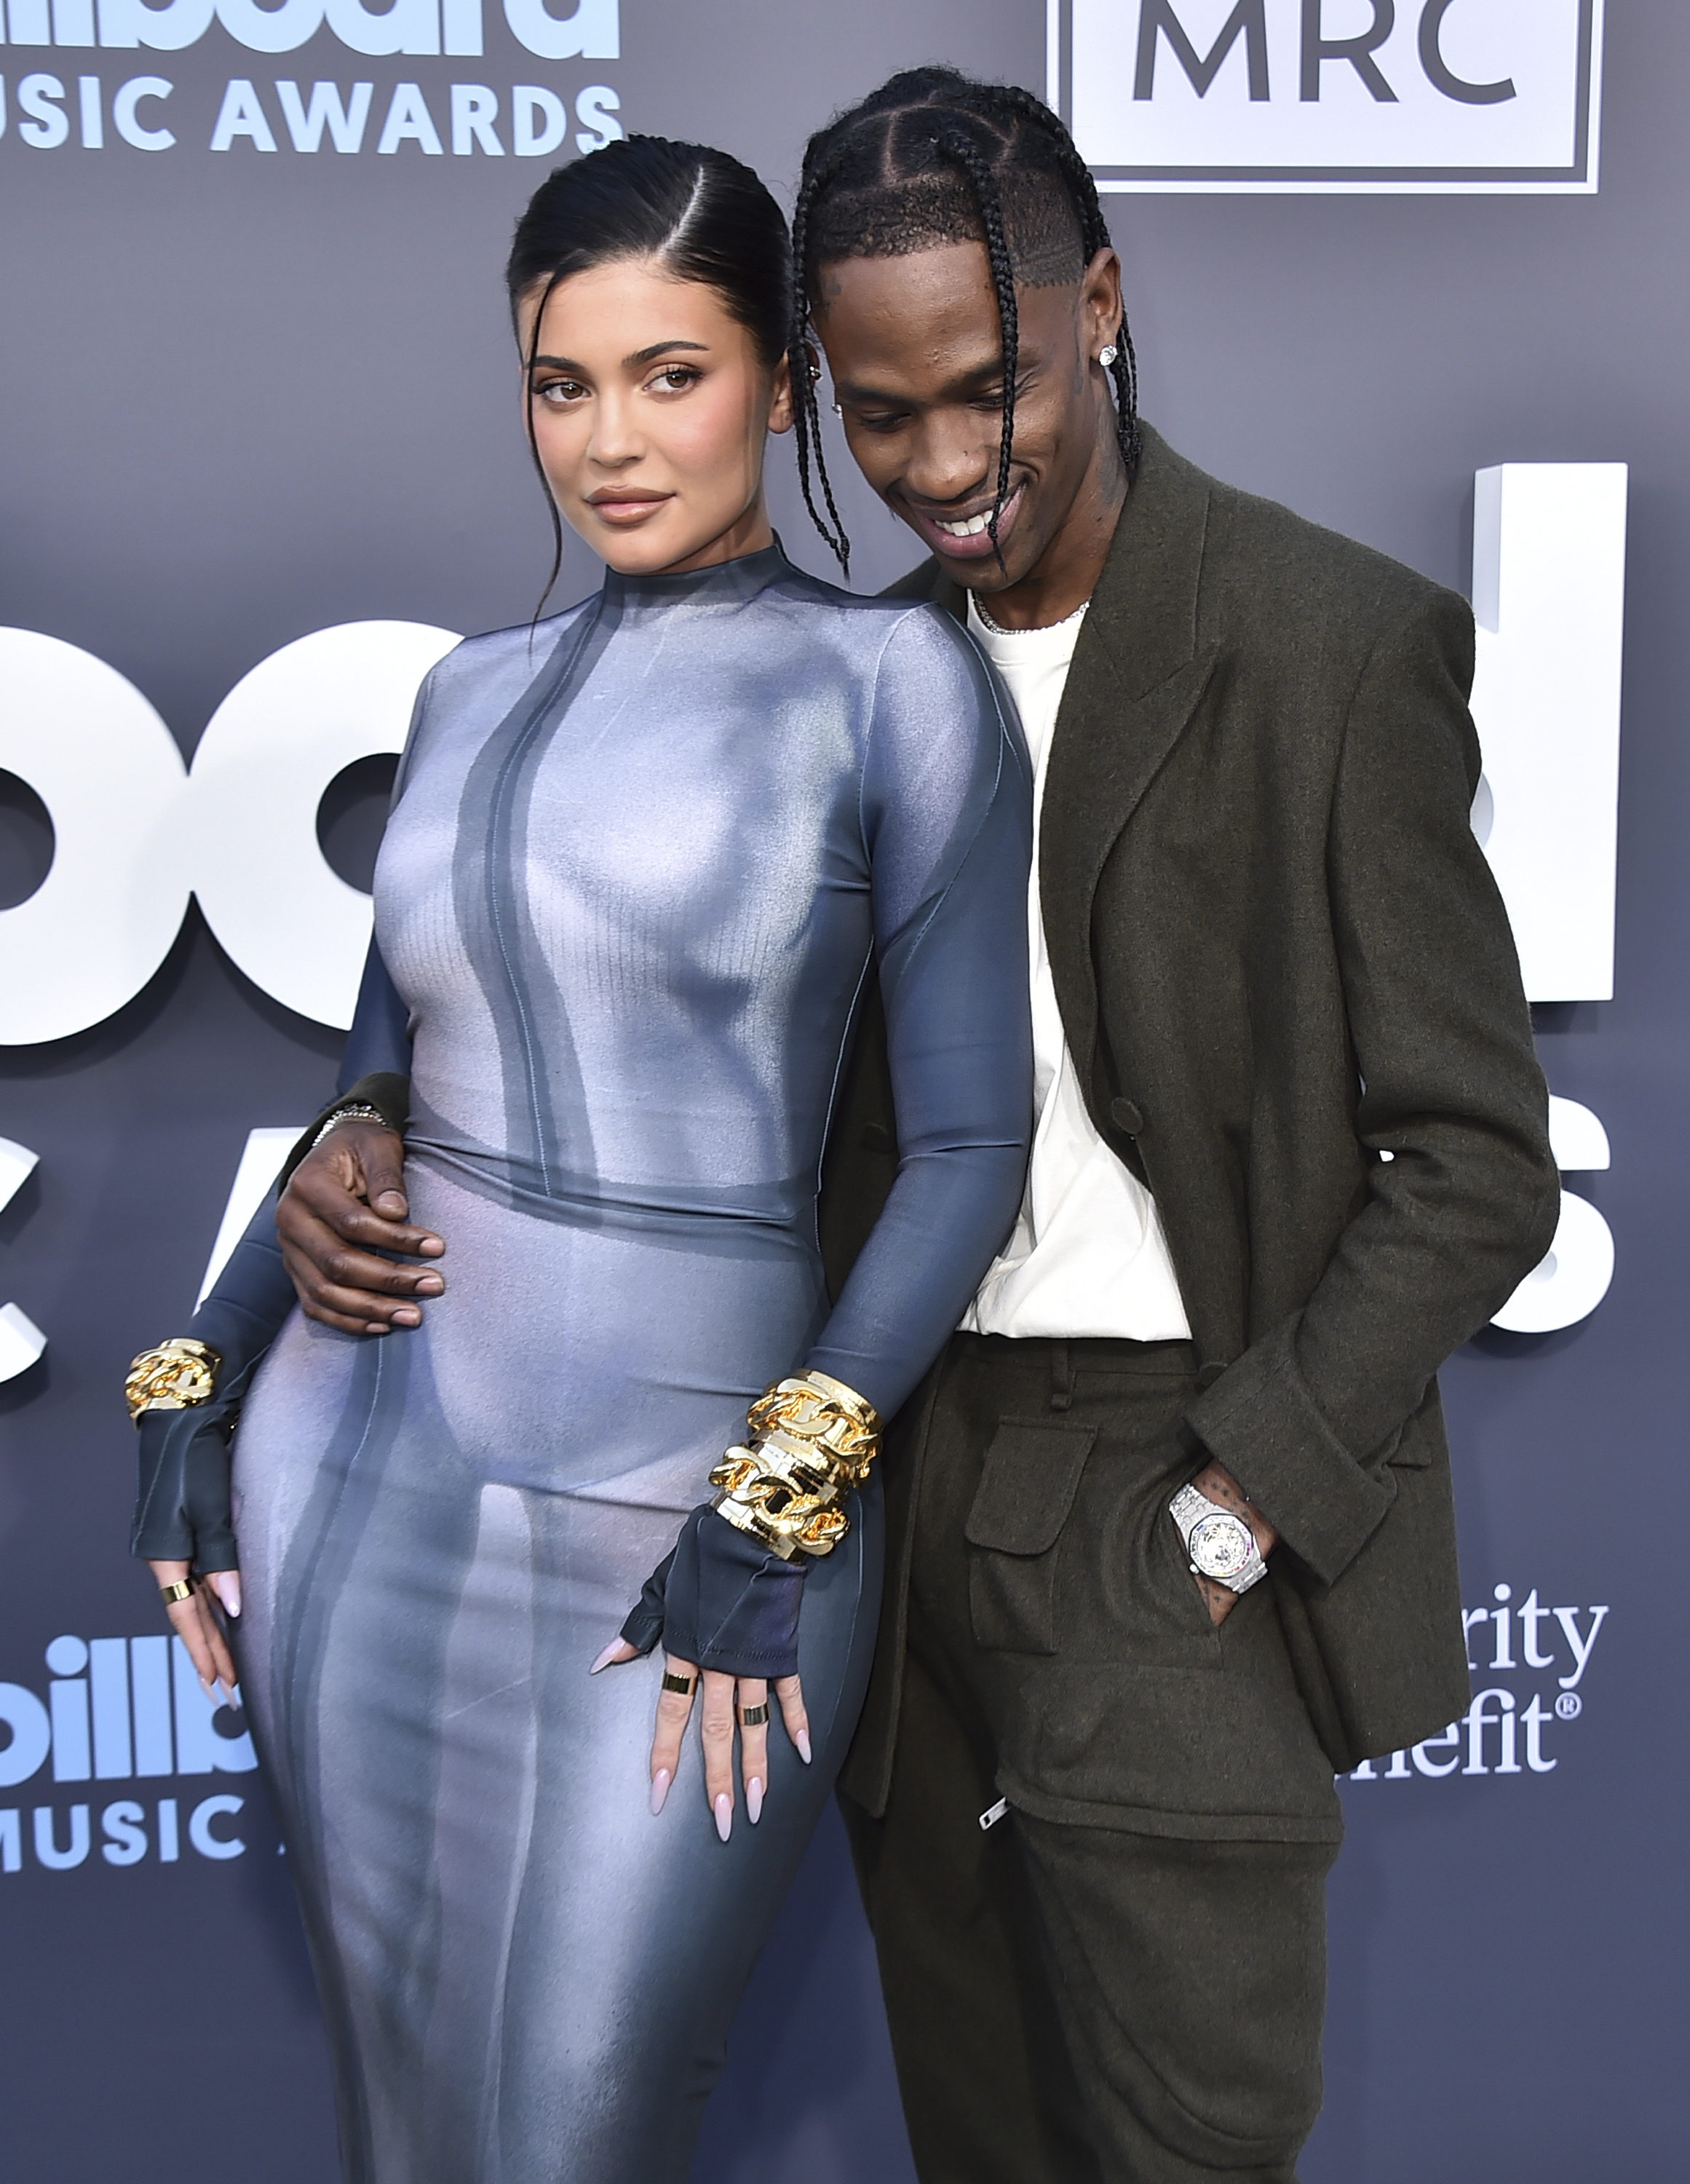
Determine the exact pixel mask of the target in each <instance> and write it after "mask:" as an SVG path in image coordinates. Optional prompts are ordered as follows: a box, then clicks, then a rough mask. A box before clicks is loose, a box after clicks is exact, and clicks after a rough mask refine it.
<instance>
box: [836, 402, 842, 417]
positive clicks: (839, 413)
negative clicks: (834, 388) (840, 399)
mask: <svg viewBox="0 0 1690 2184" xmlns="http://www.w3.org/2000/svg"><path fill="white" fill-rule="evenodd" d="M833 414H834V415H835V416H836V417H842V416H843V415H845V412H844V411H843V410H842V409H841V408H840V406H839V404H837V402H836V403H835V404H834V405H833Z"/></svg>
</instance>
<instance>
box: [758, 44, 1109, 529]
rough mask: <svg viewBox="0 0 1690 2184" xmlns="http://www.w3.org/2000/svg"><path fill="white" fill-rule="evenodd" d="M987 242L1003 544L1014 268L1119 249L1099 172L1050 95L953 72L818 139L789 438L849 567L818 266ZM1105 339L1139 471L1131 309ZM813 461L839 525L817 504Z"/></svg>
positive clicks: (922, 72) (803, 237)
mask: <svg viewBox="0 0 1690 2184" xmlns="http://www.w3.org/2000/svg"><path fill="white" fill-rule="evenodd" d="M981 239H983V240H984V242H985V245H986V251H987V262H988V265H989V266H990V270H991V274H992V288H993V292H994V293H995V295H996V298H997V303H998V318H999V320H1000V323H1001V326H1002V329H1003V433H1002V437H1001V440H1000V443H999V447H998V482H997V490H996V495H995V498H994V500H993V504H992V515H991V517H990V519H989V521H988V524H987V529H988V531H989V532H990V534H991V538H992V544H993V546H994V547H995V546H996V545H997V543H998V518H999V517H1000V515H1002V513H1003V502H1004V499H1005V497H1006V495H1007V493H1008V489H1009V465H1010V462H1011V460H1012V455H1013V450H1014V445H1015V373H1016V365H1017V359H1018V355H1019V324H1018V319H1017V314H1016V307H1015V271H1016V268H1017V265H1018V263H1019V264H1020V265H1022V270H1023V277H1024V278H1026V275H1027V263H1028V262H1029V261H1030V260H1031V261H1032V262H1037V264H1038V265H1040V266H1041V267H1044V268H1048V265H1049V264H1051V263H1052V262H1054V260H1056V259H1066V260H1068V261H1069V262H1071V260H1072V256H1073V253H1074V252H1075V251H1076V250H1077V253H1078V268H1079V269H1081V270H1083V268H1084V267H1085V266H1086V265H1089V264H1090V263H1091V261H1092V259H1093V258H1095V257H1096V256H1097V254H1098V252H1099V251H1100V250H1107V249H1109V248H1112V240H1111V237H1110V235H1109V223H1108V221H1107V220H1105V219H1104V211H1103V206H1102V204H1101V203H1100V202H1099V200H1098V186H1097V184H1096V183H1095V182H1094V181H1093V180H1092V173H1091V170H1090V169H1089V168H1088V167H1087V164H1086V163H1085V161H1084V159H1081V156H1080V153H1079V151H1078V149H1077V148H1076V145H1075V143H1074V140H1073V138H1072V137H1071V136H1070V135H1069V133H1068V131H1067V130H1066V129H1065V128H1064V126H1063V125H1062V123H1061V121H1060V120H1059V119H1058V117H1057V116H1056V115H1055V114H1053V113H1052V111H1051V110H1050V109H1049V108H1048V106H1047V105H1045V103H1043V101H1042V99H1038V98H1036V97H1034V96H1033V95H1032V93H1031V92H1028V91H1023V90H1021V89H1020V87H1019V86H1015V85H1014V84H993V83H976V82H974V81H970V78H968V77H967V76H965V75H960V74H959V72H958V71H957V70H954V69H949V68H940V67H930V68H920V69H908V70H904V71H903V73H902V74H900V75H895V76H893V77H892V78H891V80H890V81H888V82H887V83H884V84H882V85H881V87H880V89H879V90H878V91H876V92H870V95H869V97H867V98H865V99H864V101H863V102H862V103H861V104H860V105H859V106H856V107H853V109H851V110H850V111H849V112H848V113H846V114H841V115H839V116H838V117H837V119H836V120H833V121H832V122H831V123H830V124H829V125H828V126H827V127H826V129H823V130H820V131H818V132H817V133H816V135H815V136H812V137H811V139H810V141H809V146H808V148H807V149H806V151H805V154H804V164H803V178H802V180H801V181H800V184H799V188H798V205H797V209H796V210H795V212H794V214H793V219H792V339H791V344H790V348H789V354H790V356H791V359H792V391H793V408H794V412H795V421H796V425H797V431H796V434H795V437H796V440H797V444H798V476H799V482H800V484H801V485H802V487H803V496H804V504H805V506H806V507H807V508H808V509H809V513H810V516H811V520H812V521H814V524H815V526H816V528H817V529H818V530H819V531H820V533H821V535H822V537H823V538H825V539H826V541H827V543H828V545H829V547H830V548H831V549H832V551H833V552H834V553H835V554H837V556H838V558H839V560H840V561H841V564H842V566H844V567H845V568H846V569H847V571H848V568H849V562H848V554H849V550H850V549H849V542H848V540H847V539H846V538H845V535H844V527H843V526H842V524H841V522H840V521H839V516H838V511H837V508H836V507H835V504H834V499H833V491H832V487H831V482H830V481H829V479H828V476H827V466H826V459H825V457H824V455H823V454H822V448H821V421H820V408H819V405H818V404H817V401H816V395H815V387H814V381H813V380H812V378H811V376H810V371H809V355H810V350H809V340H810V323H809V322H810V315H811V310H812V308H813V304H814V298H815V293H816V279H817V276H818V272H819V270H820V266H821V265H824V264H826V263H827V262H828V261H829V260H830V259H844V258H882V257H900V256H903V254H905V253H908V252H910V251H914V250H919V249H926V248H931V247H933V246H934V245H936V244H941V243H946V242H962V241H966V240H975V241H978V240H981ZM1059 277H1070V276H1066V275H1064V276H1059ZM1073 277H1077V271H1076V275H1075V276H1073ZM1110 345H1111V346H1112V347H1113V348H1114V349H1115V355H1114V357H1113V359H1111V360H1110V363H1109V366H1108V370H1109V378H1110V381H1111V382H1112V384H1113V386H1114V388H1115V437H1116V442H1117V444H1118V446H1119V448H1120V455H1121V460H1122V462H1123V464H1124V465H1126V471H1127V475H1128V476H1129V477H1131V475H1132V474H1133V472H1134V471H1136V470H1137V466H1138V456H1139V431H1138V362H1137V354H1136V352H1135V350H1134V348H1133V345H1132V336H1131V331H1130V330H1129V328H1128V326H1127V322H1126V312H1125V310H1123V312H1122V315H1121V320H1120V326H1118V327H1117V328H1116V330H1115V335H1114V337H1113V341H1112V343H1111V344H1110ZM812 465H814V473H815V476H816V477H817V478H818V479H819V481H820V487H821V492H822V497H823V499H824V501H825V503H826V508H827V510H828V514H829V515H830V516H831V519H832V521H831V526H830V525H829V524H827V523H824V522H823V521H822V520H821V517H820V515H818V514H817V512H816V508H815V504H814V499H813V497H812V487H811V472H812Z"/></svg>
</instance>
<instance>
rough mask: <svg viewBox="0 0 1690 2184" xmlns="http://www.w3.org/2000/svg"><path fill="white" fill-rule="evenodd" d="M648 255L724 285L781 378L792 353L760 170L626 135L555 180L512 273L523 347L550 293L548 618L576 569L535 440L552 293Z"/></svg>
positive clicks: (782, 223)
mask: <svg viewBox="0 0 1690 2184" xmlns="http://www.w3.org/2000/svg"><path fill="white" fill-rule="evenodd" d="M641 258H649V259H655V260H656V261H657V262H658V263H659V265H661V266H662V268H663V270H664V272H666V273H669V274H671V275H673V276H674V277H675V279H676V280H677V281H700V282H702V283H703V286H704V287H707V288H714V290H715V292H716V293H717V294H718V295H719V296H720V298H721V299H722V303H723V304H724V305H725V308H726V309H727V312H728V314H729V315H730V317H731V318H733V319H736V320H737V321H738V322H739V324H740V325H741V326H743V327H744V328H745V329H746V331H747V332H748V333H749V334H750V336H751V338H752V343H753V347H754V348H755V349H756V351H757V354H758V356H759V359H760V360H761V361H762V363H763V364H764V365H766V366H767V367H769V368H770V370H772V369H773V368H774V366H775V365H776V364H778V363H779V361H780V359H781V356H782V355H783V354H785V353H786V350H787V316H788V314H789V312H790V310H791V308H792V253H791V248H790V243H789V238H788V237H787V221H786V215H785V214H783V213H782V212H781V208H780V206H779V205H778V204H776V202H775V200H774V198H772V197H770V194H769V192H768V191H767V190H766V189H765V188H764V186H763V184H762V182H761V181H759V179H758V177H757V176H756V175H754V174H753V172H752V170H751V169H750V168H749V167H748V166H744V165H742V164H741V162H740V161H739V160H737V159H733V158H731V157H730V155H729V154H728V153H725V152H718V151H715V150H714V149H713V148H712V147H711V146H709V145H708V144H677V143H675V142H672V141H671V140H670V138H669V137H667V136H625V137H621V138H619V139H618V140H617V141H616V142H614V143H610V144H606V145H604V146H603V147H602V148H601V149H600V150H598V151H597V152H589V153H587V155H586V158H585V159H572V160H571V161H570V164H569V165H568V166H566V167H559V168H558V169H556V170H554V172H553V173H552V174H550V175H548V176H547V178H546V180H545V181H543V182H542V183H541V185H540V187H539V188H538V189H537V190H536V191H535V192H534V194H533V196H532V197H531V198H530V199H529V201H528V204H527V207H526V209H525V211H524V213H523V214H522V217H521V218H520V220H518V221H517V223H516V233H515V236H514V237H513V239H512V242H511V246H510V256H509V259H508V260H507V261H506V265H505V287H506V289H507V291H508V292H509V297H510V309H511V318H512V321H513V323H514V324H515V325H517V326H518V327H519V336H518V337H519V340H520V319H519V316H518V314H519V309H520V305H521V304H522V302H523V299H524V298H525V297H527V296H529V295H531V294H532V293H533V292H535V291H536V289H537V290H538V291H539V297H538V308H537V309H536V311H535V314H534V326H533V331H532V332H531V335H530V337H529V339H528V343H527V347H526V351H525V354H524V357H523V370H524V375H525V378H526V380H527V381H528V382H529V386H530V389H531V385H532V379H533V373H534V367H535V362H536V358H537V357H538V355H539V351H540V321H541V320H542V318H543V317H544V316H545V311H546V305H547V304H548V302H549V301H550V300H551V295H552V291H553V289H554V288H555V287H557V286H558V284H559V281H567V280H568V279H569V277H570V275H571V274H572V273H586V272H590V271H591V270H592V269H593V268H594V267H595V266H599V265H612V264H614V263H616V262H617V261H619V260H623V259H641ZM806 384H808V379H806ZM522 414H523V417H524V419H525V423H526V426H527V431H528V452H529V454H530V456H531V458H532V460H533V464H534V467H535V470H536V471H537V472H538V474H539V477H540V482H541V484H542V486H545V487H546V507H547V510H548V513H549V515H550V516H551V519H552V572H551V575H550V576H549V577H548V578H547V580H546V588H545V590H544V591H543V592H542V593H541V594H540V606H539V607H536V609H535V613H536V616H538V614H539V612H540V609H541V608H542V607H543V606H544V605H545V604H546V600H547V599H548V597H549V596H550V593H551V590H552V587H553V584H555V583H556V582H557V581H558V573H559V570H560V569H561V568H562V567H563V565H564V527H563V523H562V521H561V519H560V518H559V514H558V506H557V503H556V502H555V501H554V500H553V498H552V491H551V487H550V486H549V485H548V484H547V480H546V472H545V467H544V465H542V462H541V460H540V448H539V445H538V443H537V442H536V439H535V437H534V402H533V395H532V393H531V391H530V392H528V393H527V394H526V396H525V400H524V404H523V412H522Z"/></svg>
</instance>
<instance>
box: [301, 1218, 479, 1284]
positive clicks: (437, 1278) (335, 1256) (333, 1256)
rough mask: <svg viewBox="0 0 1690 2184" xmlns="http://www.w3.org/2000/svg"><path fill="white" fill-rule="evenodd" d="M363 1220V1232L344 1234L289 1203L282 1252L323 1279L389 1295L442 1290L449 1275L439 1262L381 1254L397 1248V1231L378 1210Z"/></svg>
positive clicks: (315, 1276) (316, 1276)
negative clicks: (417, 1263) (435, 1264)
mask: <svg viewBox="0 0 1690 2184" xmlns="http://www.w3.org/2000/svg"><path fill="white" fill-rule="evenodd" d="M363 1220H364V1233H363V1234H361V1235H359V1236H356V1237H348V1236H343V1235H341V1234H339V1233H338V1232H337V1231H336V1230H335V1229H331V1227H330V1226H329V1224H328V1223H327V1222H326V1221H320V1220H319V1219H318V1218H317V1217H316V1215H315V1214H314V1213H312V1212H309V1211H307V1210H306V1209H304V1208H303V1207H294V1206H283V1207H281V1209H280V1210H279V1211H278V1212H277V1214H276V1222H275V1233H276V1235H277V1236H278V1238H279V1239H280V1240H281V1251H282V1256H283V1257H284V1258H286V1259H291V1260H292V1261H295V1262H298V1263H299V1264H300V1265H301V1266H303V1268H306V1269H307V1270H308V1271H309V1272H310V1273H312V1274H313V1275H314V1278H315V1279H318V1280H319V1281H331V1282H342V1283H344V1284H347V1286H348V1287H349V1288H352V1289H361V1290H375V1291H377V1292H379V1293H380V1294H381V1295H390V1296H410V1295H416V1294H420V1295H425V1296H437V1295H439V1294H440V1292H441V1290H442V1289H444V1288H445V1286H446V1278H445V1276H444V1275H443V1274H442V1273H441V1271H440V1269H439V1268H437V1267H433V1266H425V1267H419V1266H410V1265H407V1264H405V1263H404V1262H403V1261H399V1260H395V1259H390V1258H387V1257H385V1256H381V1255H382V1254H384V1253H385V1252H386V1251H390V1250H394V1251H397V1249H398V1245H397V1243H396V1242H395V1241H394V1238H395V1236H396V1235H397V1234H398V1232H397V1230H390V1231H384V1230H383V1229H381V1224H380V1223H378V1222H377V1221H376V1220H375V1216H374V1215H373V1214H365V1215H364V1216H363ZM415 1233H418V1234H420V1231H418V1232H415ZM366 1247H367V1248H366Z"/></svg>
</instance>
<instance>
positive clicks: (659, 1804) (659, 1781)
mask: <svg viewBox="0 0 1690 2184" xmlns="http://www.w3.org/2000/svg"><path fill="white" fill-rule="evenodd" d="M673 1780H675V1777H674V1776H673V1775H671V1774H670V1771H669V1769H668V1768H666V1767H659V1769H658V1770H657V1772H656V1774H655V1775H653V1777H652V1816H653V1819H655V1818H656V1816H657V1815H658V1814H659V1813H660V1812H661V1811H662V1810H663V1801H664V1798H665V1797H667V1796H668V1795H669V1786H670V1783H671V1782H672V1781H673Z"/></svg>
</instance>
